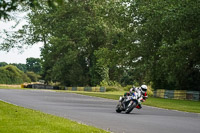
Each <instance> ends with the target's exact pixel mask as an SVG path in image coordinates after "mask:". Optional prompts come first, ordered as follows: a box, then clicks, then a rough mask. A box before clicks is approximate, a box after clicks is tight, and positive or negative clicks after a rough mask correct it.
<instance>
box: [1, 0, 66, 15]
mask: <svg viewBox="0 0 200 133" xmlns="http://www.w3.org/2000/svg"><path fill="white" fill-rule="evenodd" d="M45 2H46V3H48V5H49V6H50V7H55V6H56V5H61V4H62V3H63V0H45ZM20 4H21V5H23V6H24V5H25V6H29V7H32V8H34V7H40V5H41V1H40V0H9V1H8V0H1V1H0V19H1V18H4V19H9V17H10V15H9V13H11V12H13V11H16V10H18V8H19V6H20Z"/></svg>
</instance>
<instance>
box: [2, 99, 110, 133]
mask: <svg viewBox="0 0 200 133" xmlns="http://www.w3.org/2000/svg"><path fill="white" fill-rule="evenodd" d="M0 133H108V132H106V131H104V130H101V129H98V128H95V127H92V126H87V125H83V124H79V123H77V122H74V121H71V120H68V119H65V118H61V117H57V116H53V115H49V114H45V113H42V112H39V111H35V110H31V109H26V108H23V107H18V106H15V105H11V104H8V103H4V102H2V101H0Z"/></svg>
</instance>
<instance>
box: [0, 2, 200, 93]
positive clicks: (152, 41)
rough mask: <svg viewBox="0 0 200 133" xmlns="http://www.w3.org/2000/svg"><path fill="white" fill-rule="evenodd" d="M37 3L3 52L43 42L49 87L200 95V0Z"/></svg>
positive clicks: (43, 70)
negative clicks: (141, 87) (137, 88)
mask: <svg viewBox="0 0 200 133" xmlns="http://www.w3.org/2000/svg"><path fill="white" fill-rule="evenodd" d="M38 2H39V3H40V6H38V7H37V6H36V7H35V8H30V10H31V12H29V14H28V21H29V24H27V25H24V26H23V28H22V29H20V30H19V31H17V32H14V33H12V34H8V33H7V36H9V37H7V39H5V42H4V43H2V46H1V48H2V49H4V50H5V49H9V48H10V47H13V46H17V45H16V42H17V41H19V39H20V42H21V43H23V44H28V45H33V44H35V43H37V42H43V44H44V47H43V49H42V54H41V57H42V62H41V63H42V77H43V79H45V81H46V82H47V83H48V82H51V81H54V82H60V83H61V84H63V85H66V86H96V85H101V84H106V85H112V83H114V82H118V83H119V84H120V85H122V86H126V85H130V84H133V83H134V84H136V83H137V84H144V83H145V84H150V83H152V87H153V88H155V89H158V88H164V89H186V90H200V84H199V81H200V58H199V57H200V52H199V51H200V31H199V29H200V25H199V22H200V8H199V7H200V2H199V0H190V1H182V0H176V1H173V0H168V1H163V0H153V1H147V0H134V1H132V0H109V1H107V0H101V1H99V0H68V1H62V4H61V5H59V6H57V7H55V8H52V7H51V6H49V4H48V3H45V2H42V1H40V0H38ZM8 38H9V39H8Z"/></svg>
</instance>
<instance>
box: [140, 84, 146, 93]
mask: <svg viewBox="0 0 200 133" xmlns="http://www.w3.org/2000/svg"><path fill="white" fill-rule="evenodd" d="M141 91H142V93H145V92H147V86H146V85H142V86H141Z"/></svg>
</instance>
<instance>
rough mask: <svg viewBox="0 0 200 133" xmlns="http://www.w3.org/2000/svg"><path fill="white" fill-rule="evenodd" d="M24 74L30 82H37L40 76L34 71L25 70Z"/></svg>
mask: <svg viewBox="0 0 200 133" xmlns="http://www.w3.org/2000/svg"><path fill="white" fill-rule="evenodd" d="M26 75H27V76H28V77H29V78H30V79H31V81H32V82H37V81H38V78H39V77H40V76H39V75H38V74H36V73H34V72H27V73H26Z"/></svg>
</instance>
